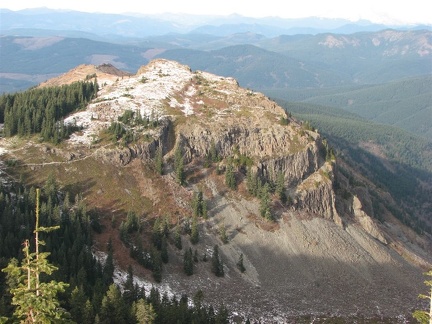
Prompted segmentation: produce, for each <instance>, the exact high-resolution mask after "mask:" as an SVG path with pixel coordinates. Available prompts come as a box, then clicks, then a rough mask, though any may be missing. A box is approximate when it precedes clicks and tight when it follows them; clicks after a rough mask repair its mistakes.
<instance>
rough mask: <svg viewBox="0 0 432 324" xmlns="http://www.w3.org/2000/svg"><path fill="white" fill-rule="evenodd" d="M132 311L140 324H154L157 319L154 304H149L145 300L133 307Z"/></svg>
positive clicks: (139, 301) (140, 300)
mask: <svg viewBox="0 0 432 324" xmlns="http://www.w3.org/2000/svg"><path fill="white" fill-rule="evenodd" d="M132 311H133V313H134V315H135V319H136V322H137V323H138V324H153V323H154V321H155V319H156V313H155V311H154V309H153V306H152V304H148V303H147V302H146V301H145V300H144V299H143V298H141V299H139V300H138V301H137V302H136V303H134V304H133V305H132Z"/></svg>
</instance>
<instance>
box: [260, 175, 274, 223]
mask: <svg viewBox="0 0 432 324" xmlns="http://www.w3.org/2000/svg"><path fill="white" fill-rule="evenodd" d="M270 204H271V202H270V189H269V185H268V184H267V183H266V184H265V185H264V186H263V187H262V189H261V193H260V214H261V216H262V217H264V218H266V219H268V220H274V218H273V215H272V212H271V205H270Z"/></svg>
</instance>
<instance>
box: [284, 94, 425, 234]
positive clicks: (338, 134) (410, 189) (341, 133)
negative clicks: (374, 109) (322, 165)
mask: <svg viewBox="0 0 432 324" xmlns="http://www.w3.org/2000/svg"><path fill="white" fill-rule="evenodd" d="M277 101H278V103H279V104H280V105H281V106H282V107H284V108H285V109H287V111H289V112H291V113H292V114H293V115H294V116H296V117H297V118H299V119H301V120H305V121H309V122H310V124H311V125H312V126H313V127H316V128H317V129H319V131H320V132H321V133H322V134H323V135H324V136H326V138H328V139H329V141H330V143H331V144H332V145H334V146H335V147H336V148H337V152H338V154H339V155H340V157H341V158H342V159H344V160H345V161H347V162H348V164H351V165H352V166H353V167H354V169H358V170H359V171H360V172H361V173H362V174H363V175H366V176H367V177H368V178H369V179H373V181H374V182H376V183H378V184H379V185H381V186H383V188H385V189H386V190H388V191H389V192H390V193H391V194H392V196H393V197H394V198H395V199H396V201H397V202H398V205H399V207H400V208H402V209H404V208H405V209H406V212H407V214H406V215H405V216H403V215H402V214H400V217H401V218H402V219H405V220H404V222H406V223H407V224H410V223H411V224H412V226H413V227H415V228H416V229H417V230H418V231H420V232H421V231H423V230H426V231H428V232H431V231H432V227H431V224H430V217H431V215H432V214H431V210H430V206H429V203H428V200H429V197H430V194H431V193H432V163H431V161H432V143H431V142H430V141H428V140H426V139H423V138H422V137H419V136H415V135H412V134H410V133H408V132H406V131H403V130H401V129H399V128H396V127H392V126H387V125H382V124H377V123H374V122H371V121H368V120H366V119H364V118H362V117H359V116H358V115H355V114H353V113H351V112H347V111H345V110H342V109H339V108H332V107H325V106H318V105H313V104H307V103H294V102H286V101H282V100H277ZM424 221H426V222H424Z"/></svg>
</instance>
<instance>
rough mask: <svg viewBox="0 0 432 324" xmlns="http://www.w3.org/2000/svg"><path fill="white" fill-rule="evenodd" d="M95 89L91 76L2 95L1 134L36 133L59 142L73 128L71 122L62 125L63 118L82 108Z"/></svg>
mask: <svg viewBox="0 0 432 324" xmlns="http://www.w3.org/2000/svg"><path fill="white" fill-rule="evenodd" d="M98 89H99V86H98V84H97V81H96V80H95V81H94V82H77V83H74V84H72V85H65V86H61V87H51V88H44V89H32V90H28V91H25V92H21V93H15V94H5V95H2V96H0V123H1V124H4V126H3V127H4V128H3V132H4V135H5V136H8V137H10V136H14V135H19V136H30V135H33V134H39V133H40V135H41V137H42V138H43V139H44V140H45V141H51V142H53V143H59V142H60V141H61V140H62V139H64V138H67V137H68V136H69V135H70V134H71V133H72V132H73V131H76V130H77V127H76V126H74V125H66V126H65V125H64V122H63V119H64V118H65V117H66V116H68V115H69V114H70V113H72V112H74V111H77V110H79V109H83V108H85V106H86V104H87V103H88V102H89V101H90V100H91V99H93V98H94V97H95V96H96V94H97V91H98Z"/></svg>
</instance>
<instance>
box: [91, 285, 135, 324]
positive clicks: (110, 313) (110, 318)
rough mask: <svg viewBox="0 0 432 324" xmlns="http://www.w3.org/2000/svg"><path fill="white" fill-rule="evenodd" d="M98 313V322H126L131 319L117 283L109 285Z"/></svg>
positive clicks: (114, 323) (113, 323) (115, 323)
mask: <svg viewBox="0 0 432 324" xmlns="http://www.w3.org/2000/svg"><path fill="white" fill-rule="evenodd" d="M98 315H99V319H100V322H101V323H107V324H108V323H110V324H111V323H112V324H117V323H128V322H129V321H130V320H131V314H130V312H129V310H128V307H127V305H126V303H125V301H124V299H123V298H122V295H121V292H120V289H119V288H118V287H117V285H115V284H111V285H110V286H109V288H108V291H107V292H106V294H105V296H104V297H103V299H102V306H101V308H100V312H99V314H98Z"/></svg>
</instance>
